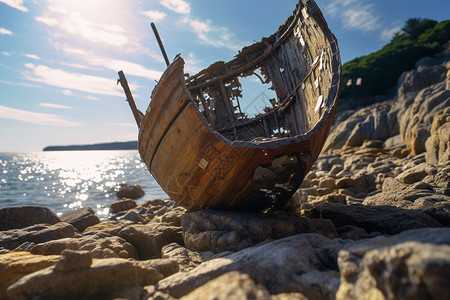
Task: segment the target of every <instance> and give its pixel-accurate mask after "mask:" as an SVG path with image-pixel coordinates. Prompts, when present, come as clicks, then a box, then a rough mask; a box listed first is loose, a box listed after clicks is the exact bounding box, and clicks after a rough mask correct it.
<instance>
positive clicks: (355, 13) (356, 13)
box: [324, 0, 380, 32]
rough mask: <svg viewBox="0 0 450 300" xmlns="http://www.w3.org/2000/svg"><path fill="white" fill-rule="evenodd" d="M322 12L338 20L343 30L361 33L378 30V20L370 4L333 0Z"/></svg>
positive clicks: (348, 0) (352, 0) (350, 0)
mask: <svg viewBox="0 0 450 300" xmlns="http://www.w3.org/2000/svg"><path fill="white" fill-rule="evenodd" d="M324 10H325V11H326V12H327V13H329V14H330V16H332V17H336V18H339V19H340V20H341V21H342V23H343V26H344V27H345V28H348V29H351V30H360V31H363V32H369V31H375V30H378V29H379V28H380V23H379V19H380V17H379V16H377V15H376V13H375V10H374V6H373V5H372V4H365V3H362V2H357V1H356V0H333V1H332V2H331V3H329V4H328V5H326V6H325V8H324Z"/></svg>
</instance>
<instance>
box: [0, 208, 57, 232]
mask: <svg viewBox="0 0 450 300" xmlns="http://www.w3.org/2000/svg"><path fill="white" fill-rule="evenodd" d="M58 222H61V220H60V219H59V218H58V217H57V216H56V215H55V214H54V213H53V212H52V211H51V210H50V209H49V208H47V207H41V206H14V207H5V208H2V209H0V231H3V230H9V229H18V228H24V227H27V226H31V225H35V224H51V225H52V224H56V223H58Z"/></svg>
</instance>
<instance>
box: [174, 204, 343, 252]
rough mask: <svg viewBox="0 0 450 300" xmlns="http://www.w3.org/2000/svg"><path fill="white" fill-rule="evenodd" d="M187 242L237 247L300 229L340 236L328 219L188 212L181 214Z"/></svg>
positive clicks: (200, 247)
mask: <svg viewBox="0 0 450 300" xmlns="http://www.w3.org/2000/svg"><path fill="white" fill-rule="evenodd" d="M182 224H183V238H184V244H185V246H186V247H187V248H188V249H191V250H196V251H212V252H214V253H219V252H223V251H238V250H241V249H244V248H247V247H250V246H253V245H256V244H259V243H261V242H264V241H266V240H271V239H280V238H283V237H287V236H291V235H296V234H299V233H320V234H323V235H325V236H328V237H337V231H336V228H335V226H333V224H332V223H331V222H330V221H329V220H321V219H306V218H299V217H285V218H281V217H276V216H273V215H265V214H257V213H243V212H226V211H212V210H210V211H197V212H188V213H186V214H184V215H183V217H182Z"/></svg>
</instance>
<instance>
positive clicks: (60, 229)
mask: <svg viewBox="0 0 450 300" xmlns="http://www.w3.org/2000/svg"><path fill="white" fill-rule="evenodd" d="M74 235H75V228H74V227H73V226H72V225H70V224H68V223H64V222H59V223H56V224H54V225H47V224H39V225H34V226H29V227H26V228H22V229H11V230H7V231H0V247H3V248H6V249H10V250H12V249H14V248H16V247H18V246H20V245H21V244H23V243H24V242H33V243H35V244H39V243H44V242H47V241H51V240H57V239H62V238H66V237H73V236H74Z"/></svg>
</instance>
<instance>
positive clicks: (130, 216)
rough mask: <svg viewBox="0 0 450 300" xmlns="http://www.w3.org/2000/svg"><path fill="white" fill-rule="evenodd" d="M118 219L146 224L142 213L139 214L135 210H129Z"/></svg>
mask: <svg viewBox="0 0 450 300" xmlns="http://www.w3.org/2000/svg"><path fill="white" fill-rule="evenodd" d="M118 219H120V220H128V221H131V222H133V223H135V224H139V223H140V224H144V223H146V222H145V220H144V218H142V217H141V215H140V214H138V213H137V212H136V211H134V210H130V211H127V212H126V213H125V214H124V215H123V216H120V217H119V218H118Z"/></svg>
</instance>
